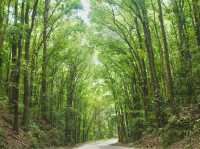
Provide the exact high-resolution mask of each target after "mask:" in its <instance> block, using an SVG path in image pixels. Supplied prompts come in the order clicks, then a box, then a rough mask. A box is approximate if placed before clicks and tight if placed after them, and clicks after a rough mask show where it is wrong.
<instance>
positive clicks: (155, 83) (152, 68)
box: [141, 0, 163, 127]
mask: <svg viewBox="0 0 200 149" xmlns="http://www.w3.org/2000/svg"><path fill="white" fill-rule="evenodd" d="M142 5H143V6H141V9H142V15H143V19H142V20H141V21H142V24H143V30H144V39H145V46H146V50H147V57H148V62H149V70H150V75H151V85H152V90H153V95H154V97H155V102H156V103H157V106H156V107H157V109H156V118H157V124H158V127H160V126H161V125H162V123H163V117H162V113H161V100H162V99H161V95H160V85H159V82H158V77H157V70H156V65H155V58H154V50H153V45H152V37H151V32H150V29H149V21H148V14H147V10H146V6H145V1H144V0H143V4H142Z"/></svg>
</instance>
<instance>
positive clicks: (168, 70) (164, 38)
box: [157, 0, 176, 112]
mask: <svg viewBox="0 0 200 149" xmlns="http://www.w3.org/2000/svg"><path fill="white" fill-rule="evenodd" d="M157 3H158V7H159V21H160V27H161V32H162V41H163V46H164V48H163V50H164V52H163V53H164V61H165V63H164V66H165V68H166V72H165V73H166V75H165V76H166V85H167V95H168V99H169V101H170V105H171V108H172V111H173V112H175V108H176V107H175V101H174V93H173V80H172V74H171V66H170V61H169V46H168V41H167V35H166V31H165V26H164V19H163V10H162V5H161V0H157Z"/></svg>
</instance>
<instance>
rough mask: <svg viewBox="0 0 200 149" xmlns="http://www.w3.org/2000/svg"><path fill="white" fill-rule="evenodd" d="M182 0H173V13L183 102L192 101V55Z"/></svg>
mask: <svg viewBox="0 0 200 149" xmlns="http://www.w3.org/2000/svg"><path fill="white" fill-rule="evenodd" d="M183 1H184V0H175V1H174V13H175V15H176V16H177V18H176V19H177V26H178V34H179V44H178V47H179V52H180V61H181V70H180V82H181V84H180V88H181V89H180V91H181V93H180V94H181V95H182V98H184V99H185V100H183V101H184V102H185V103H191V102H192V94H193V90H192V84H193V83H192V55H191V52H190V49H189V48H190V45H189V40H188V35H187V32H186V23H185V15H184V2H183Z"/></svg>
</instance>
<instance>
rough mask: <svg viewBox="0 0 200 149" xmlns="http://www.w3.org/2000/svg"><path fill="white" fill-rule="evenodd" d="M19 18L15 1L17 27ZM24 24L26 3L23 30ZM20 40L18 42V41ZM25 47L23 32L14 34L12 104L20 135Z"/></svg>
mask: <svg viewBox="0 0 200 149" xmlns="http://www.w3.org/2000/svg"><path fill="white" fill-rule="evenodd" d="M17 18H18V1H17V0H16V1H15V26H16V25H17ZM23 24H24V1H23V2H22V6H21V25H22V30H23ZM16 39H18V40H16ZM22 47H23V31H22V32H20V33H19V34H18V33H14V35H13V41H12V65H13V66H12V68H11V76H10V80H11V86H10V95H9V97H10V102H11V103H12V104H13V109H14V121H13V130H14V131H15V132H16V133H18V131H19V109H18V108H19V107H18V99H19V80H20V67H21V55H22Z"/></svg>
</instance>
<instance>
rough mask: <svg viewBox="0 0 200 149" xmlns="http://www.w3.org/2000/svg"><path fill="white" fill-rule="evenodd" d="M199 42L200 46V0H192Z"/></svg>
mask: <svg viewBox="0 0 200 149" xmlns="http://www.w3.org/2000/svg"><path fill="white" fill-rule="evenodd" d="M192 7H193V13H194V20H195V31H196V39H197V44H198V46H199V48H200V1H199V0H192Z"/></svg>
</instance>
